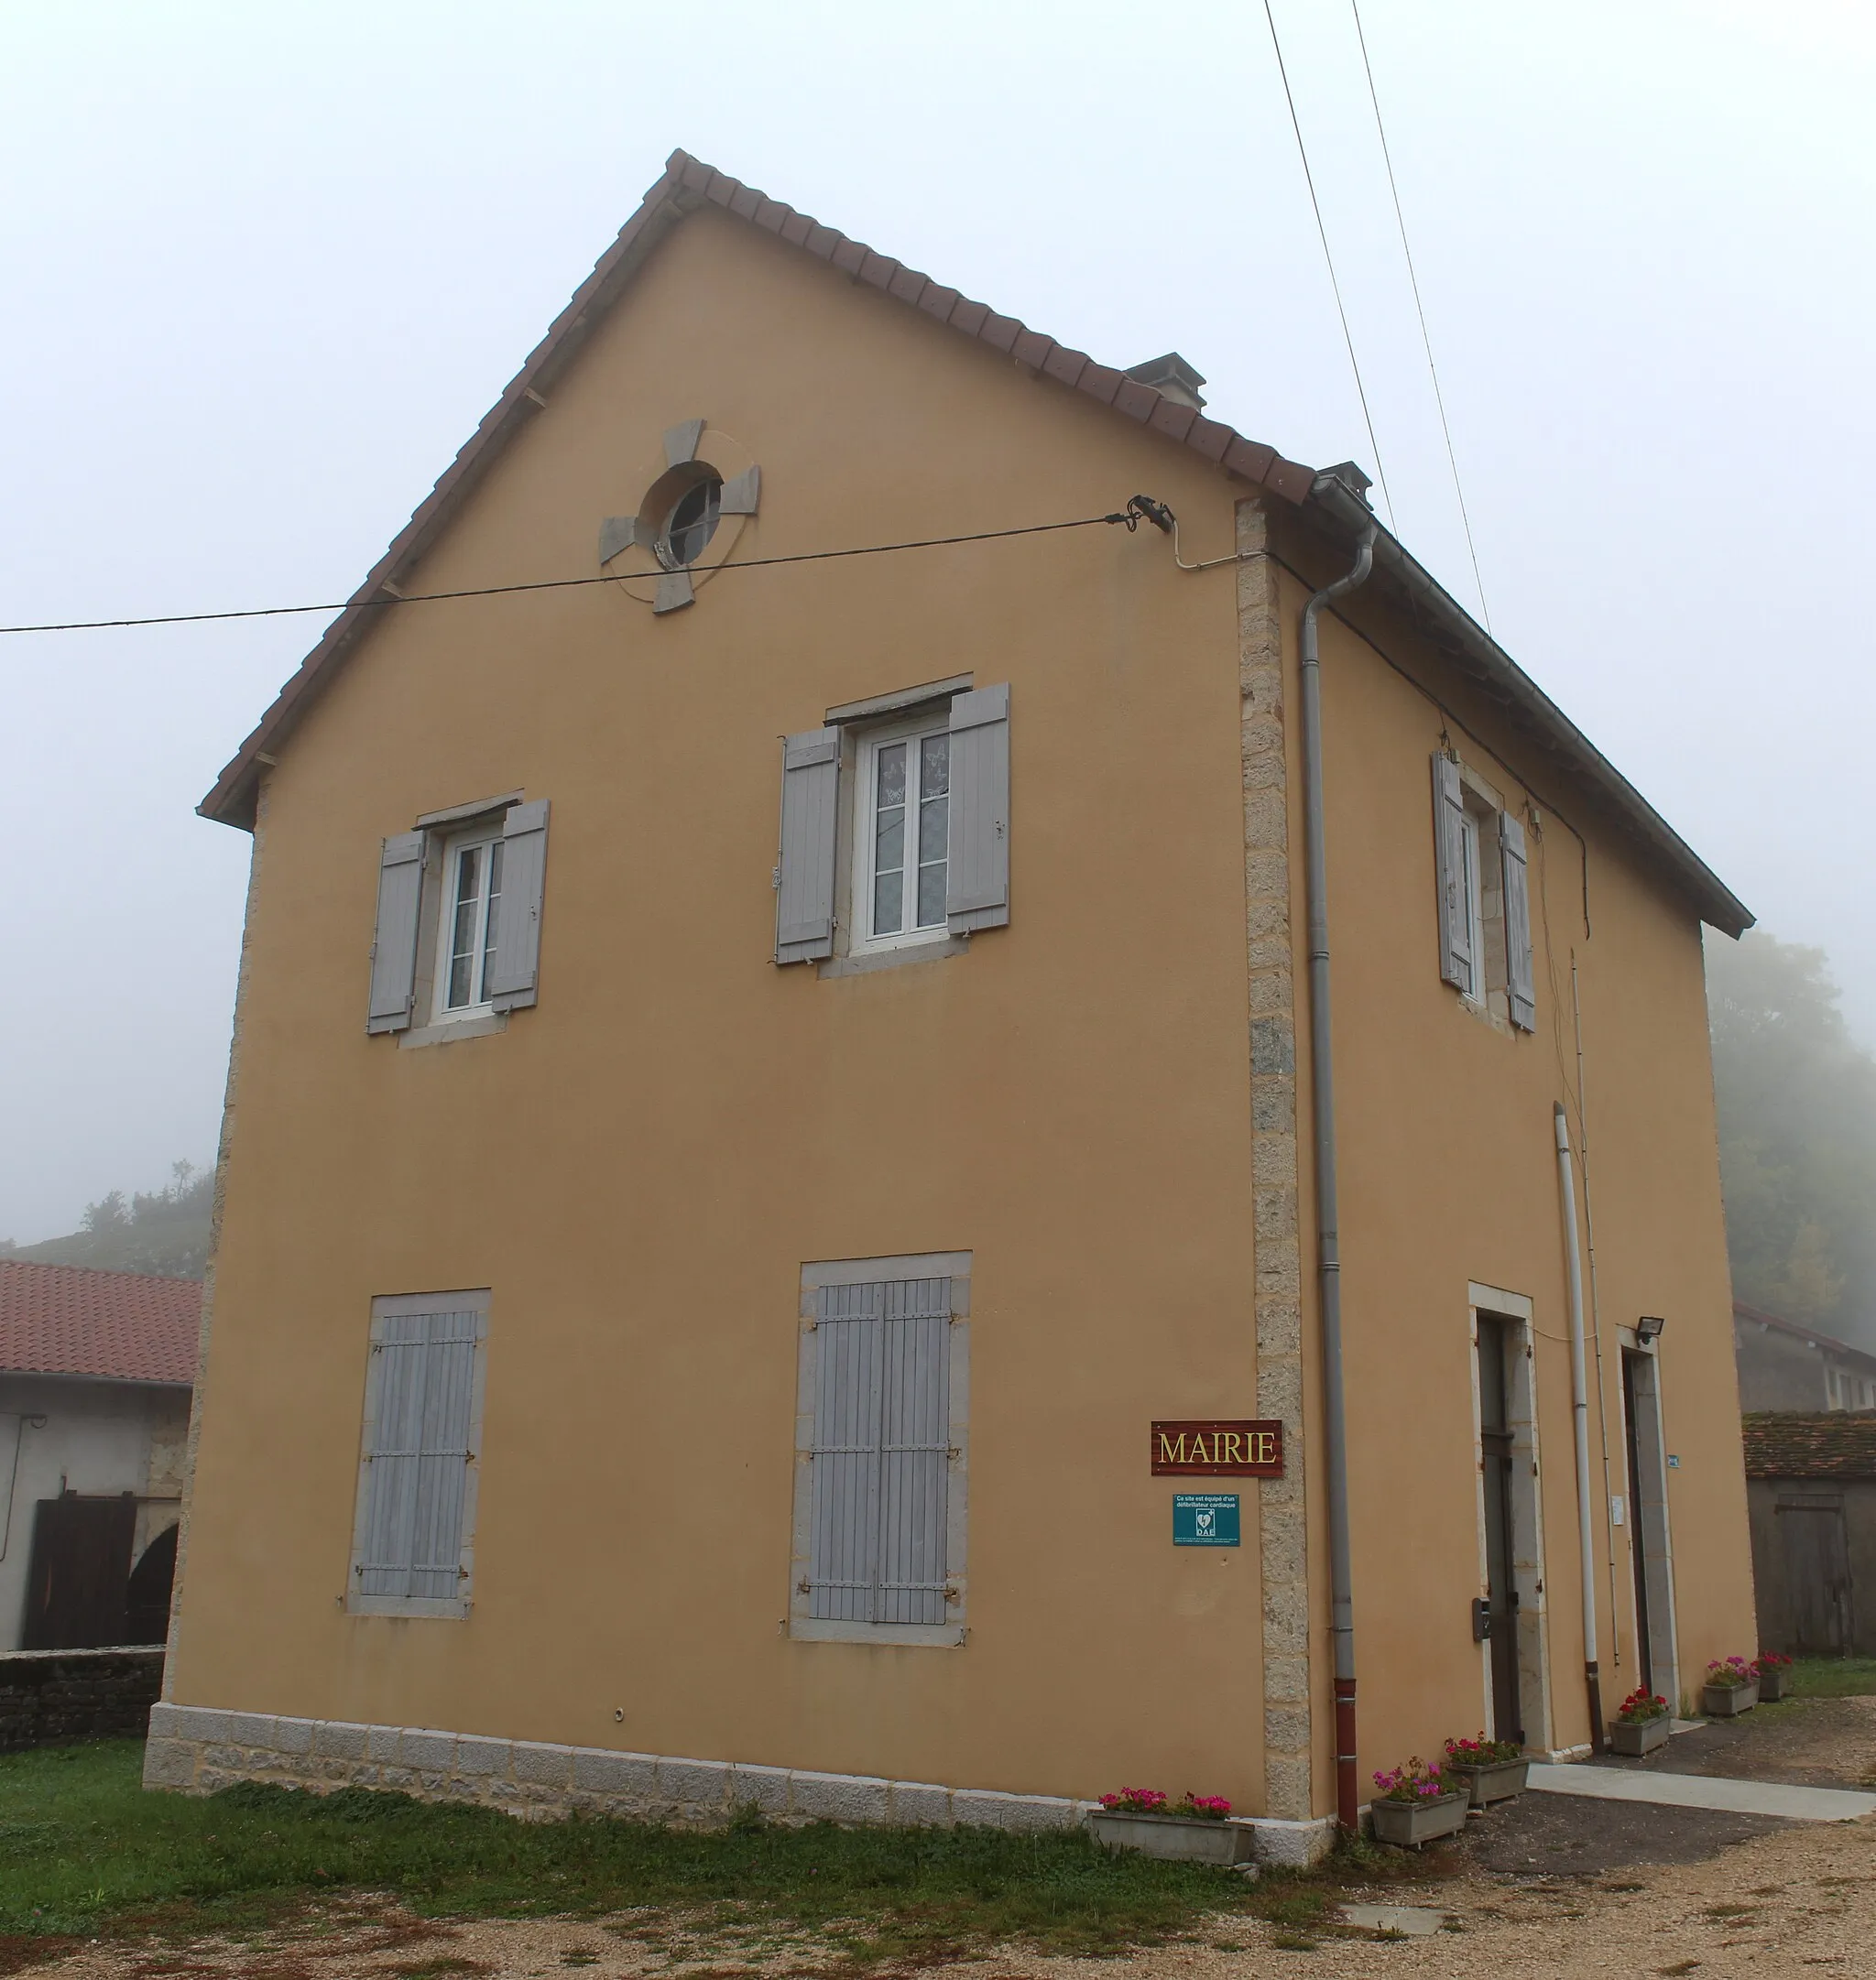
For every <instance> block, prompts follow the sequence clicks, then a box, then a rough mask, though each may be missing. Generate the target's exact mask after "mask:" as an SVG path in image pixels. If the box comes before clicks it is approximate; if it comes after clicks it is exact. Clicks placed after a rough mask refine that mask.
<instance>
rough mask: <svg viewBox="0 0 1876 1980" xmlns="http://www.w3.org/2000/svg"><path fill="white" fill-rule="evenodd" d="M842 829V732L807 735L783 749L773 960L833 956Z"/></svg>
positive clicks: (784, 741) (789, 741)
mask: <svg viewBox="0 0 1876 1980" xmlns="http://www.w3.org/2000/svg"><path fill="white" fill-rule="evenodd" d="M839 826H840V731H839V730H838V729H808V730H805V731H803V732H802V734H800V735H790V736H785V737H784V738H783V739H782V745H781V850H780V857H779V858H778V860H777V863H776V868H775V890H776V892H775V960H776V961H777V962H778V963H813V962H815V961H818V960H819V959H820V958H821V957H823V956H830V955H832V954H833V953H834V846H835V843H836V841H837V839H838V835H839Z"/></svg>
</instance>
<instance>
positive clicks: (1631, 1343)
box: [1616, 1327, 1681, 1712]
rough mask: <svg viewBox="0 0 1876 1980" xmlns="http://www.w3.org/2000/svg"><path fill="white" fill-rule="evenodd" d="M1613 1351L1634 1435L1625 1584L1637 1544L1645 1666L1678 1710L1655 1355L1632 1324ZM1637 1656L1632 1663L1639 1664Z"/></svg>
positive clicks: (1635, 1636) (1625, 1449)
mask: <svg viewBox="0 0 1876 1980" xmlns="http://www.w3.org/2000/svg"><path fill="white" fill-rule="evenodd" d="M1616 1337H1617V1342H1618V1346H1617V1353H1618V1354H1620V1355H1621V1357H1622V1361H1621V1372H1622V1376H1623V1380H1622V1381H1621V1382H1620V1383H1619V1384H1618V1390H1619V1393H1620V1397H1621V1404H1622V1411H1623V1417H1624V1421H1623V1424H1622V1428H1623V1431H1625V1432H1631V1433H1632V1435H1633V1439H1634V1449H1635V1463H1636V1474H1635V1475H1633V1476H1631V1475H1629V1443H1630V1439H1629V1436H1628V1435H1626V1434H1625V1435H1624V1436H1623V1438H1622V1472H1623V1476H1624V1479H1625V1482H1626V1483H1627V1485H1628V1488H1629V1501H1628V1513H1629V1518H1628V1528H1629V1532H1628V1546H1629V1550H1630V1560H1629V1568H1630V1572H1629V1586H1630V1588H1631V1590H1632V1588H1633V1587H1634V1585H1635V1575H1634V1565H1635V1563H1634V1549H1635V1544H1636V1539H1637V1536H1638V1535H1639V1536H1640V1539H1641V1570H1642V1574H1643V1576H1644V1578H1645V1585H1646V1587H1647V1590H1648V1668H1649V1675H1650V1678H1651V1680H1652V1682H1653V1685H1654V1689H1655V1691H1656V1692H1658V1693H1659V1694H1660V1695H1661V1696H1662V1697H1663V1698H1664V1699H1666V1700H1667V1702H1668V1705H1669V1708H1670V1709H1671V1710H1672V1711H1674V1712H1678V1711H1679V1710H1680V1709H1681V1638H1680V1626H1679V1624H1678V1623H1677V1622H1676V1620H1675V1617H1674V1526H1673V1522H1672V1520H1671V1519H1670V1518H1669V1516H1668V1504H1667V1435H1666V1432H1665V1431H1664V1430H1663V1426H1662V1415H1661V1359H1660V1356H1659V1354H1657V1353H1656V1350H1655V1345H1654V1344H1653V1343H1652V1342H1650V1341H1643V1340H1642V1339H1641V1337H1640V1335H1638V1334H1637V1333H1636V1332H1635V1330H1634V1329H1633V1328H1632V1327H1618V1328H1617V1329H1616ZM1631 1385H1632V1387H1633V1390H1634V1396H1635V1420H1634V1422H1633V1423H1632V1424H1631V1423H1629V1422H1628V1421H1627V1420H1626V1419H1627V1414H1628V1408H1629V1392H1630V1388H1631ZM1629 1605H1630V1615H1629V1627H1630V1636H1631V1641H1634V1642H1635V1643H1636V1645H1637V1648H1638V1649H1639V1648H1640V1627H1639V1622H1640V1619H1639V1618H1638V1617H1637V1616H1636V1615H1635V1613H1634V1596H1633V1595H1632V1594H1631V1595H1630V1597H1629ZM1635 1665H1636V1668H1637V1670H1639V1669H1640V1668H1641V1658H1640V1657H1639V1656H1637V1658H1636V1659H1635Z"/></svg>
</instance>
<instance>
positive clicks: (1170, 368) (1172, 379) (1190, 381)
mask: <svg viewBox="0 0 1876 1980" xmlns="http://www.w3.org/2000/svg"><path fill="white" fill-rule="evenodd" d="M1127 375H1128V376H1129V378H1137V379H1138V380H1139V381H1140V384H1141V385H1150V386H1152V388H1153V390H1154V391H1156V392H1158V393H1160V394H1162V396H1163V397H1167V398H1170V399H1171V400H1172V403H1173V404H1174V405H1175V406H1190V407H1191V408H1192V409H1193V411H1194V412H1203V411H1204V410H1205V400H1204V398H1203V397H1201V396H1200V394H1199V389H1198V388H1199V386H1202V385H1203V384H1204V383H1205V379H1204V378H1203V377H1202V376H1201V375H1199V374H1198V373H1197V372H1195V371H1194V369H1193V368H1192V366H1191V365H1190V364H1187V363H1186V362H1185V360H1184V359H1183V357H1181V356H1180V354H1178V352H1177V351H1168V352H1167V354H1165V356H1164V357H1152V358H1149V359H1148V360H1147V362H1146V363H1145V364H1129V366H1128V367H1127Z"/></svg>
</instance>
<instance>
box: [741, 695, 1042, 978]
mask: <svg viewBox="0 0 1876 1980" xmlns="http://www.w3.org/2000/svg"><path fill="white" fill-rule="evenodd" d="M968 682H969V676H968V675H965V676H964V677H962V678H960V679H956V680H947V681H937V682H933V683H931V684H930V685H928V686H926V687H923V688H917V689H908V690H905V691H902V692H900V693H899V694H892V695H886V696H881V697H879V698H878V699H877V700H873V701H867V702H848V703H846V704H845V705H844V706H842V707H839V708H831V709H829V710H828V712H827V723H826V726H825V727H823V728H819V729H809V730H806V731H804V732H803V733H802V734H799V735H790V736H784V737H783V739H782V752H781V772H782V774H781V843H780V848H779V851H778V856H777V858H776V862H775V867H774V872H773V875H772V876H771V877H772V884H773V886H774V887H775V894H776V903H775V910H776V911H775V960H776V961H777V962H778V963H813V962H822V961H825V960H827V959H828V958H831V957H838V958H839V961H838V962H837V963H835V965H834V967H835V968H836V969H839V968H842V967H844V965H845V962H846V961H847V960H848V959H849V958H851V959H852V960H853V961H854V962H856V963H859V964H861V965H862V966H864V967H866V968H868V969H870V968H873V967H876V966H880V965H881V964H889V963H890V962H891V961H893V960H895V959H894V958H893V957H892V956H891V955H890V953H889V952H891V951H894V950H914V949H919V948H920V945H929V947H928V948H926V949H924V950H923V951H922V953H926V954H929V953H934V952H935V953H940V954H944V953H950V952H951V951H949V950H947V949H944V948H943V947H941V946H940V945H941V944H942V943H943V941H944V939H945V938H946V937H947V936H950V937H959V936H966V935H972V934H975V933H976V932H977V931H978V930H982V929H990V928H1002V927H1004V926H1005V925H1006V924H1007V923H1008V921H1009V684H1008V683H1007V682H1003V683H999V684H998V685H997V686H995V687H989V688H972V687H971V686H969V684H968ZM868 958H871V959H872V960H870V961H869V960H867V959H868ZM907 960H918V958H917V957H908V958H907Z"/></svg>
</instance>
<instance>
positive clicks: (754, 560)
mask: <svg viewBox="0 0 1876 1980" xmlns="http://www.w3.org/2000/svg"><path fill="white" fill-rule="evenodd" d="M1141 514H1142V512H1141V511H1140V509H1139V508H1136V507H1135V506H1133V505H1132V504H1129V506H1127V507H1126V508H1124V509H1116V510H1115V511H1114V512H1113V513H1112V514H1111V515H1107V516H1078V517H1075V518H1074V520H1073V521H1072V522H1065V523H1027V524H1024V525H1023V526H1022V527H1021V528H1017V529H978V530H974V531H973V532H971V533H970V534H969V535H967V536H955V537H921V538H919V539H916V540H915V541H912V542H909V543H864V544H861V545H859V546H858V547H857V548H855V549H839V550H797V551H796V552H794V554H793V555H791V556H787V557H747V558H741V559H738V560H736V561H735V562H732V563H721V564H712V565H710V566H708V567H707V571H705V572H700V573H699V574H700V575H705V574H707V575H709V576H712V577H714V576H715V575H716V574H717V573H718V572H719V571H762V570H769V569H772V568H773V567H774V566H775V565H777V564H813V563H824V562H826V561H828V560H830V559H832V558H836V557H885V556H889V555H890V554H891V553H893V552H894V551H896V550H934V549H943V548H944V547H945V546H946V545H948V544H953V543H994V542H998V541H999V540H1000V539H1003V538H1005V537H1039V536H1046V535H1048V534H1049V533H1050V532H1051V531H1053V530H1058V529H1088V528H1093V527H1094V526H1095V525H1096V524H1097V523H1123V524H1125V525H1126V527H1127V528H1129V529H1137V528H1139V527H1140V520H1141ZM1149 519H1151V518H1149ZM682 568H683V569H685V570H692V571H694V570H696V566H694V565H685V566H683V567H682ZM663 575H665V572H664V571H663V570H662V568H660V569H658V570H653V571H600V572H598V573H597V574H595V575H594V576H592V577H585V578H540V579H537V580H535V581H534V582H531V583H528V584H479V585H476V586H474V587H473V588H472V589H470V590H467V591H458V592H408V593H405V592H380V593H377V594H376V596H372V597H358V598H348V599H345V600H344V601H343V602H342V603H341V604H335V605H334V604H319V605H245V606H242V607H241V608H239V609H238V610H235V611H230V612H159V613H151V614H149V615H146V616H144V617H141V618H129V619H61V620H57V621H53V622H51V623H49V624H46V625H41V626H0V634H6V633H102V632H111V631H115V630H116V629H118V628H120V627H124V626H204V625H208V624H210V623H211V622H213V621H214V620H218V619H278V618H289V617H292V616H294V615H298V614H302V613H311V612H346V611H350V610H351V609H352V607H353V606H354V605H356V606H359V607H368V608H370V609H371V610H373V611H376V610H377V609H378V607H380V606H390V605H433V604H441V603H442V602H443V601H444V600H446V599H451V598H502V597H507V595H508V594H510V593H515V592H563V591H571V590H573V588H574V587H576V586H578V585H582V584H630V583H633V582H644V581H649V580H651V579H654V578H659V577H662V576H663Z"/></svg>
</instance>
